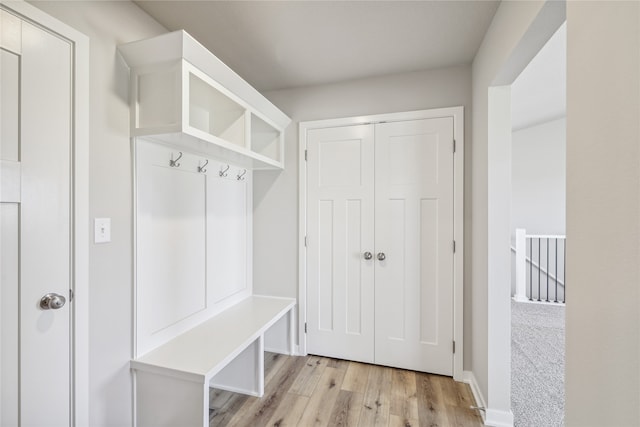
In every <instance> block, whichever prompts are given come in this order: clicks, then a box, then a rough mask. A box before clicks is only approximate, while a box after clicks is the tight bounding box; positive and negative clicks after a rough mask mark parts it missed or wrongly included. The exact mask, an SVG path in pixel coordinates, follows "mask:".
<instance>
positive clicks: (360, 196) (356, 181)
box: [307, 125, 374, 362]
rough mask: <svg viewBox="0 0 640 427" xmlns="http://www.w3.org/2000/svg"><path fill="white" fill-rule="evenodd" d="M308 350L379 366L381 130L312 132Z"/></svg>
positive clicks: (363, 127) (348, 128)
mask: <svg viewBox="0 0 640 427" xmlns="http://www.w3.org/2000/svg"><path fill="white" fill-rule="evenodd" d="M307 150H308V163H307V166H308V169H307V182H308V193H307V200H308V203H307V224H308V230H307V233H308V234H307V237H308V244H307V327H308V335H307V342H308V347H307V350H308V352H309V353H311V354H320V355H325V356H331V357H337V358H343V359H350V360H357V361H362V362H373V346H374V344H373V335H374V318H373V309H374V301H373V298H374V290H373V285H374V281H373V272H374V261H373V259H370V260H366V259H364V256H363V253H364V252H367V251H370V252H373V242H374V236H373V229H374V225H373V220H374V216H373V215H374V178H373V173H374V169H373V167H374V159H373V156H374V140H373V126H372V125H359V126H346V127H340V128H332V129H318V130H311V131H309V133H308V142H307Z"/></svg>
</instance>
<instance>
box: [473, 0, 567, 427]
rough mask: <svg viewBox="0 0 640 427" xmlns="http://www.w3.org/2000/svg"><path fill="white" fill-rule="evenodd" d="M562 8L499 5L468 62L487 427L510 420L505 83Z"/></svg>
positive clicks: (477, 320)
mask: <svg viewBox="0 0 640 427" xmlns="http://www.w3.org/2000/svg"><path fill="white" fill-rule="evenodd" d="M563 7H564V4H563V3H562V2H548V3H547V2H544V1H531V2H502V3H501V4H500V6H499V8H498V10H497V12H496V15H495V16H494V19H493V21H492V24H491V26H490V28H489V30H488V31H487V33H486V35H485V38H484V40H483V42H482V45H481V46H480V49H479V51H478V53H477V55H476V57H475V59H474V61H473V74H472V79H473V130H472V137H473V145H472V147H471V148H472V151H471V160H472V165H471V174H472V177H471V182H472V184H473V186H472V188H471V193H472V194H471V197H472V235H471V244H472V248H471V251H472V254H473V258H472V266H471V280H472V283H471V289H472V292H473V294H472V305H471V314H472V316H471V317H472V323H473V330H472V338H471V340H472V349H473V354H472V360H471V365H472V366H471V368H472V372H473V374H474V376H475V379H476V381H477V383H478V386H479V389H480V392H481V393H482V394H483V395H484V396H485V397H486V399H487V406H488V410H487V420H488V421H489V422H490V423H492V424H491V425H509V424H510V423H511V422H512V415H511V409H510V406H511V402H510V372H509V364H508V360H507V358H508V354H509V349H510V345H509V339H510V338H509V332H510V327H509V321H508V319H509V313H510V305H509V304H510V303H509V293H510V283H509V282H510V280H509V277H510V273H509V271H510V262H509V261H510V250H509V243H510V242H509V240H510V238H509V237H510V236H509V234H510V230H509V223H510V219H509V218H510V213H509V207H510V202H509V196H510V190H509V185H510V181H511V179H510V171H511V168H510V165H509V162H510V159H511V156H510V154H509V153H510V148H511V144H510V139H511V135H510V129H511V123H510V122H511V120H510V94H509V92H510V91H509V89H508V85H510V84H511V83H512V82H513V81H514V80H515V78H516V76H517V75H518V74H519V73H520V72H521V71H522V70H523V69H524V67H525V66H526V64H527V63H528V62H529V61H530V60H531V59H532V58H533V57H534V56H535V54H536V53H537V52H538V51H539V49H540V48H541V47H542V46H543V45H544V43H545V42H546V41H547V40H548V39H549V37H550V36H551V35H552V34H553V32H555V30H556V29H557V28H558V27H559V26H560V24H561V23H562V20H563V19H564V13H563V12H562V8H563ZM556 9H557V10H556ZM556 15H559V17H557V16H556ZM549 17H551V19H548V18H549ZM543 18H545V19H543ZM554 26H555V28H553V27H554ZM504 85H507V86H504ZM490 111H491V114H490ZM505 183H506V184H505Z"/></svg>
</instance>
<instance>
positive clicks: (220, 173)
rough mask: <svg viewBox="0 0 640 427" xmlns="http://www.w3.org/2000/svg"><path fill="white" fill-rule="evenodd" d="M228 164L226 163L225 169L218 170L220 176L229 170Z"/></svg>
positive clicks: (225, 174) (223, 175)
mask: <svg viewBox="0 0 640 427" xmlns="http://www.w3.org/2000/svg"><path fill="white" fill-rule="evenodd" d="M229 167H230V166H229V165H227V167H226V168H225V170H220V172H218V174H219V175H220V176H222V177H225V176H227V171H228V170H229Z"/></svg>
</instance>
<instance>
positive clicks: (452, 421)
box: [209, 353, 482, 427]
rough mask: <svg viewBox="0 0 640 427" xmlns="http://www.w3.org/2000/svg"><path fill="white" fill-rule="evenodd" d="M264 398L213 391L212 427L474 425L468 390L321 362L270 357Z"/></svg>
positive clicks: (419, 376) (447, 381) (417, 375)
mask: <svg viewBox="0 0 640 427" xmlns="http://www.w3.org/2000/svg"><path fill="white" fill-rule="evenodd" d="M265 372H266V376H265V393H264V396H263V397H262V398H260V399H259V398H256V397H250V396H245V395H242V394H236V393H230V392H227V391H221V390H212V391H211V400H210V402H209V408H210V410H209V422H210V427H222V426H251V427H262V426H274V427H283V426H302V427H307V426H319V427H320V426H362V427H376V426H389V427H395V426H402V427H417V426H428V427H454V426H455V427H475V426H481V425H482V419H481V418H480V416H479V415H478V414H477V412H476V411H475V410H472V409H470V407H471V406H475V402H474V399H473V396H472V394H471V390H470V389H469V386H468V385H467V384H462V383H457V382H455V381H453V379H451V378H449V377H442V376H439V375H430V374H424V373H421V372H413V371H405V370H402V369H394V368H387V367H383V366H374V365H367V364H364V363H358V362H348V361H344V360H337V359H330V358H326V357H319V356H307V357H291V356H283V355H279V354H274V353H266V354H265Z"/></svg>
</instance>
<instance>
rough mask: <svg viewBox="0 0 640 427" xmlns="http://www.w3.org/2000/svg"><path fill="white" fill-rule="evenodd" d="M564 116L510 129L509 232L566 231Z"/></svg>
mask: <svg viewBox="0 0 640 427" xmlns="http://www.w3.org/2000/svg"><path fill="white" fill-rule="evenodd" d="M566 123H567V120H566V119H565V118H562V119H558V120H554V121H551V122H547V123H543V124H540V125H537V126H532V127H529V128H525V129H521V130H519V131H516V132H513V134H512V139H511V232H512V234H511V235H512V237H513V238H515V229H516V228H525V229H526V230H527V233H528V234H561V235H562V234H565V211H566V208H565V206H566V204H565V199H566V191H565V181H566Z"/></svg>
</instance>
